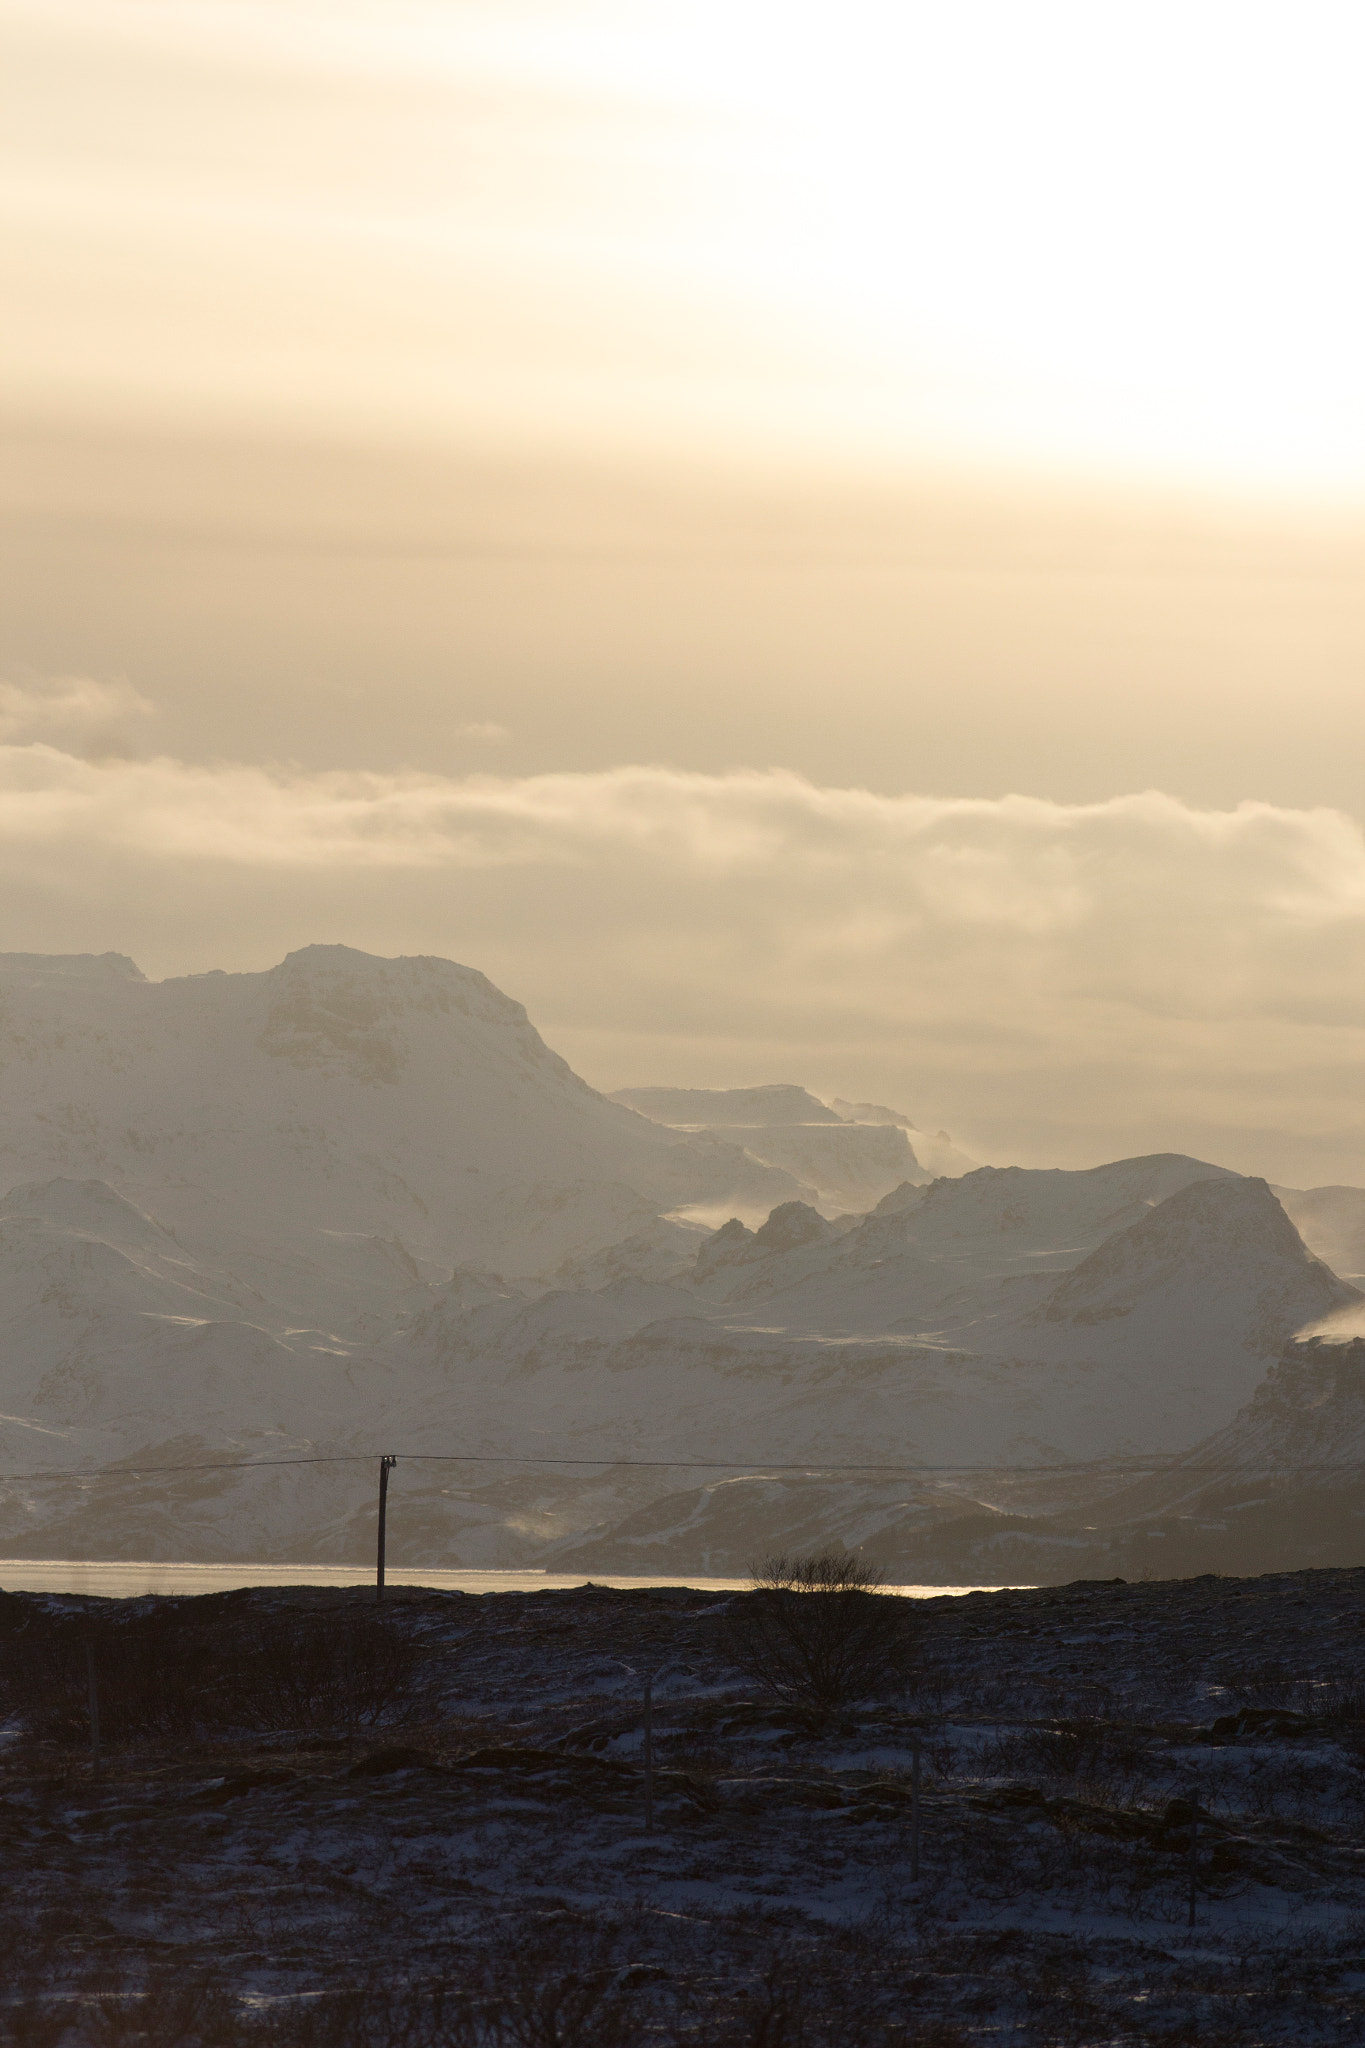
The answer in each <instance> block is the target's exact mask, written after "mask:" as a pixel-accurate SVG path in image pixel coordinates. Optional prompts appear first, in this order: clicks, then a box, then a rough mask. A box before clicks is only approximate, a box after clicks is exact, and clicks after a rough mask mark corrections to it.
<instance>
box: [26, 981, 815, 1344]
mask: <svg viewBox="0 0 1365 2048" xmlns="http://www.w3.org/2000/svg"><path fill="white" fill-rule="evenodd" d="M0 1084H2V1089H3V1093H2V1094H0V1185H3V1184H6V1183H8V1184H13V1183H15V1182H28V1181H40V1180H47V1179H51V1178H53V1177H55V1176H58V1175H63V1176H68V1177H73V1178H78V1179H87V1178H99V1179H101V1180H104V1181H106V1182H108V1183H109V1184H110V1185H111V1186H112V1187H114V1188H115V1189H117V1190H118V1191H119V1192H120V1193H122V1194H126V1195H127V1196H128V1197H129V1198H130V1199H131V1200H133V1201H134V1202H136V1203H138V1204H139V1205H140V1206H143V1207H145V1208H147V1209H150V1210H152V1211H153V1212H154V1213H158V1214H164V1215H168V1216H173V1218H174V1221H175V1226H176V1229H177V1230H178V1231H179V1232H180V1233H181V1235H182V1237H184V1238H185V1239H186V1241H193V1242H194V1243H195V1244H196V1245H198V1246H200V1247H202V1248H208V1249H209V1250H211V1251H212V1252H213V1253H215V1254H221V1255H222V1258H223V1260H224V1262H225V1263H228V1264H230V1265H231V1267H232V1269H233V1270H234V1271H235V1272H237V1273H238V1274H239V1275H241V1276H242V1277H243V1278H244V1279H245V1280H246V1281H248V1282H249V1283H250V1284H251V1285H254V1286H256V1287H257V1288H258V1290H259V1291H260V1293H261V1294H262V1295H263V1296H266V1297H268V1298H269V1299H271V1300H274V1301H281V1302H285V1303H287V1304H288V1305H290V1306H292V1307H294V1308H295V1309H301V1310H302V1311H303V1312H304V1313H306V1314H309V1315H310V1316H311V1315H316V1314H317V1313H318V1312H319V1293H321V1294H322V1295H324V1296H326V1295H328V1294H329V1291H330V1294H331V1296H332V1297H334V1298H335V1299H336V1300H338V1301H340V1300H343V1299H344V1297H345V1293H346V1289H347V1285H348V1282H349V1279H350V1276H351V1273H352V1256H351V1247H352V1242H353V1240H354V1239H355V1238H357V1237H360V1238H371V1237H380V1238H387V1239H394V1238H397V1239H398V1240H400V1241H401V1244H402V1246H403V1247H405V1248H406V1251H407V1253H408V1254H409V1255H410V1256H411V1257H412V1258H413V1259H414V1260H416V1261H417V1262H418V1263H419V1265H421V1266H422V1267H423V1270H424V1271H425V1272H426V1274H427V1276H428V1277H434V1276H435V1274H436V1273H438V1272H439V1271H440V1270H441V1268H442V1267H444V1268H445V1270H447V1271H448V1270H449V1267H450V1265H451V1264H452V1263H455V1262H458V1261H472V1262H476V1263H491V1264H499V1265H503V1266H505V1267H507V1268H508V1269H510V1270H513V1271H535V1270H544V1269H546V1268H549V1267H553V1266H554V1265H556V1264H558V1263H559V1261H560V1260H562V1259H563V1258H564V1257H565V1256H567V1255H568V1254H570V1253H572V1252H576V1251H577V1252H581V1251H584V1250H586V1249H590V1248H597V1247H600V1246H602V1245H605V1244H609V1243H611V1242H613V1241H614V1240H615V1239H617V1238H619V1237H621V1236H622V1235H625V1234H626V1233H627V1232H628V1231H629V1230H630V1229H631V1228H635V1227H640V1226H641V1225H643V1224H644V1223H646V1222H648V1221H649V1220H650V1219H651V1218H652V1217H653V1216H654V1215H656V1214H657V1213H658V1212H659V1210H660V1209H668V1208H672V1207H674V1206H678V1205H686V1204H694V1203H695V1204H706V1203H717V1202H721V1201H723V1200H726V1199H728V1198H730V1197H731V1196H732V1195H734V1196H738V1197H739V1198H741V1199H744V1200H748V1201H760V1202H766V1203H767V1204H768V1205H769V1206H770V1205H771V1203H772V1201H774V1200H780V1199H782V1198H783V1197H784V1196H787V1195H791V1194H799V1193H800V1192H801V1191H802V1190H801V1187H800V1185H799V1184H798V1183H796V1182H795V1181H793V1180H792V1179H791V1178H790V1177H789V1176H787V1175H785V1174H782V1173H780V1172H775V1171H773V1170H771V1169H767V1168H762V1167H758V1166H755V1165H754V1164H753V1163H752V1162H750V1161H749V1160H747V1159H746V1157H745V1156H744V1154H743V1153H742V1152H741V1151H740V1150H739V1149H738V1148H737V1147H735V1146H732V1145H725V1144H718V1143H716V1142H714V1141H711V1142H706V1141H702V1140H697V1139H693V1138H689V1137H685V1136H682V1135H680V1134H677V1133H673V1132H670V1131H666V1130H664V1129H663V1128H662V1127H660V1126H659V1125H657V1124H653V1123H651V1122H649V1121H648V1120H647V1119H645V1118H643V1117H639V1116H636V1115H634V1114H633V1113H632V1112H630V1111H629V1110H627V1109H624V1108H622V1107H621V1106H620V1105H618V1104H615V1103H611V1102H608V1101H607V1100H606V1099H605V1098H604V1097H603V1096H600V1095H598V1094H597V1093H596V1092H595V1091H594V1090H593V1089H591V1088H589V1087H588V1086H587V1084H586V1083H585V1082H583V1081H580V1080H579V1079H578V1077H577V1076H576V1075H575V1074H574V1073H573V1072H572V1071H571V1070H570V1068H569V1067H568V1066H567V1065H566V1064H565V1062H564V1061H563V1060H562V1059H560V1058H559V1057H558V1055H557V1054H555V1053H553V1052H551V1051H550V1050H549V1048H548V1047H547V1046H546V1045H545V1044H544V1042H543V1041H542V1039H541V1038H540V1036H539V1034H538V1033H537V1032H536V1031H535V1030H534V1029H533V1027H532V1026H531V1024H530V1022H529V1021H528V1019H527V1017H526V1013H525V1011H524V1010H523V1009H522V1007H521V1005H520V1004H519V1003H515V1002H512V1001H511V1000H510V999H509V998H508V997H506V996H504V995H502V994H501V993H500V992H499V991H498V990H497V989H495V988H494V987H493V985H492V983H491V982H489V981H487V980H486V979H485V977H484V976H483V975H481V974H478V973H476V972H475V971H474V970H473V969H471V968H466V967H458V966H456V965H454V964H453V963H452V962H450V961H446V960H437V959H431V958H416V959H405V960H379V959H375V958H373V957H372V956H370V955H368V954H363V953H357V952H354V951H352V950H351V949H349V948H347V947H340V946H310V947H306V948H304V949H303V950H302V951H301V952H298V953H293V954H291V955H290V956H289V958H288V959H287V960H285V961H284V962H283V963H282V964H281V965H280V966H278V967H275V968H271V969H270V970H269V971H268V972H266V973H262V974H234V975H227V974H216V973H215V974H203V975H194V976H190V977H186V978H183V979H180V980H172V981H165V982H159V983H153V982H147V981H144V980H143V979H142V978H141V976H140V975H139V974H138V973H137V970H136V969H135V968H134V967H133V966H132V964H131V963H130V962H121V961H118V960H117V959H116V958H115V957H114V956H108V957H106V958H103V959H100V960H97V961H93V962H86V961H62V962H59V963H57V965H56V966H55V967H54V966H51V965H49V964H48V963H45V962H43V961H41V960H38V961H35V960H34V959H33V957H32V956H27V955H24V956H13V955H11V956H0ZM298 1261H302V1265H301V1266H300V1268H299V1270H298V1271H297V1272H295V1271H293V1270H291V1262H298ZM424 1262H425V1263H424ZM319 1281H320V1282H321V1287H320V1288H319V1285H318V1284H317V1283H318V1282H319ZM361 1294H362V1300H361V1301H360V1302H359V1303H358V1304H357V1305H359V1306H368V1305H369V1300H368V1295H367V1292H366V1290H363V1289H362V1290H361ZM339 1312H340V1310H339V1308H337V1307H335V1306H334V1308H333V1316H335V1314H336V1313H339Z"/></svg>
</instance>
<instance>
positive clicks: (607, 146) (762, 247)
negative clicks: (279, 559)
mask: <svg viewBox="0 0 1365 2048" xmlns="http://www.w3.org/2000/svg"><path fill="white" fill-rule="evenodd" d="M4 14H5V16H7V18H8V22H9V30H10V40H11V44H12V48H11V54H10V59H9V70H10V77H11V94H12V103H11V106H10V109H9V112H8V113H7V115H6V121H5V127H6V134H7V136H8V142H7V145H6V150H7V159H8V164H7V180H6V207H7V211H8V217H9V229H10V232H9V237H8V239H9V245H10V249H11V263H12V265H13V266H14V268H13V270H12V274H11V275H12V283H13V284H14V285H15V286H17V290H18V293H19V295H20V302H21V303H22V304H23V305H24V306H25V307H26V309H27V312H26V317H25V318H24V319H22V320H20V321H17V322H12V323H7V333H8V339H7V341H6V343H5V349H6V353H7V356H8V378H9V384H10V389H11V391H12V392H14V393H18V394H22V395H23V396H25V397H26V398H28V399H30V400H35V399H41V400H43V401H45V402H47V403H49V404H50V403H54V402H55V403H60V404H68V403H73V402H77V401H79V402H81V403H83V404H85V405H88V406H96V407H102V406H104V405H107V404H110V403H122V404H124V405H130V404H131V405H136V406H137V407H139V408H146V407H154V408H171V409H176V408H179V409H181V410H183V409H185V408H189V409H191V410H192V411H194V412H196V413H199V412H202V411H203V409H205V408H208V409H209V410H211V411H215V412H217V413H219V414H221V415H222V416H223V417H225V418H238V419H240V418H242V417H243V416H260V417H267V418H275V419H278V418H280V417H281V416H287V417H288V418H290V419H291V420H293V421H294V422H295V423H297V422H298V421H299V419H300V418H301V417H307V418H309V419H311V420H312V421H314V422H315V423H317V424H319V425H325V426H327V427H330V428H332V429H335V428H336V427H337V426H339V425H341V424H346V425H348V426H349V427H350V428H351V429H353V430H354V429H356V428H362V429H370V430H373V429H381V430H387V431H398V432H400V433H402V434H404V435H415V434H420V435H421V436H423V437H424V438H429V437H430V436H431V435H432V434H447V435H454V436H458V437H463V438H467V437H468V436H469V435H471V434H474V435H478V436H481V437H485V438H488V439H491V440H493V441H495V442H499V441H503V440H506V439H509V438H510V439H513V440H520V441H522V442H523V443H534V444H535V445H537V446H540V447H543V446H544V444H545V439H546V437H547V436H552V437H555V438H557V439H559V440H561V441H564V442H568V443H571V444H572V443H577V444H579V445H582V444H584V443H590V444H591V445H593V446H596V447H599V448H600V447H602V446H603V445H606V444H612V445H616V446H620V447H626V448H636V449H638V448H660V447H666V448H672V449H675V450H676V449H679V448H682V449H687V450H689V451H691V452H693V453H702V454H707V453H710V452H712V451H714V450H716V449H723V450H725V451H727V452H730V453H738V452H744V453H753V454H762V455H763V456H765V457H767V458H770V459H779V460H782V461H791V460H796V461H808V460H809V459H811V458H812V457H815V458H818V459H820V460H823V461H831V460H832V461H835V462H838V463H852V464H855V465H858V466H865V465H866V464H868V463H869V462H871V463H875V464H878V465H889V466H891V467H893V468H894V467H895V466H896V465H897V464H898V463H903V462H905V461H906V460H912V459H913V460H919V461H923V460H924V459H926V458H930V459H932V460H934V461H936V462H940V463H947V464H949V465H954V464H966V465H969V466H971V467H972V468H976V469H980V468H981V467H983V466H985V467H987V468H989V467H993V466H996V465H1000V464H1004V465H1007V466H1009V467H1012V468H1018V467H1022V468H1025V469H1037V468H1039V467H1041V468H1044V469H1048V468H1052V469H1061V470H1063V471H1069V472H1076V471H1079V472H1081V473H1084V474H1090V475H1094V474H1097V473H1098V474H1114V473H1137V474H1140V475H1144V476H1147V477H1153V476H1156V477H1165V478H1171V477H1176V478H1193V479H1197V480H1199V481H1201V482H1204V483H1210V482H1212V483H1215V484H1218V483H1233V484H1238V485H1243V486H1244V485H1247V484H1252V485H1255V486H1259V487H1269V488H1271V489H1278V490H1288V491H1291V492H1294V493H1303V492H1305V491H1307V492H1309V493H1328V494H1330V495H1332V496H1333V497H1339V496H1341V495H1342V494H1346V495H1347V496H1354V495H1356V494H1357V493H1358V492H1359V491H1360V489H1361V487H1362V485H1363V484H1365V407H1363V406H1362V400H1361V380H1360V374H1359V364H1360V363H1361V361H1362V360H1365V302H1363V298H1362V292H1363V287H1362V278H1361V267H1360V264H1359V262H1358V260H1357V257H1356V250H1357V243H1358V206H1359V194H1360V192H1361V190H1362V188H1363V187H1365V124H1362V123H1361V122H1360V120H1359V118H1358V106H1357V103H1356V102H1357V92H1358V82H1359V78H1360V76H1361V59H1362V56H1365V24H1363V23H1362V17H1361V15H1360V13H1359V10H1358V9H1357V8H1354V7H1348V6H1333V5H1316V6H1315V5H1312V4H1307V5H1302V6H1296V7H1293V8H1290V7H1288V6H1282V5H1277V6H1256V5H1226V4H1205V5H1199V4H1186V5H1170V4H1162V0H1156V4H1148V5H1144V6H1143V7H1141V8H1137V7H1116V6H1104V5H1095V4H1094V0H1061V4H1059V0H1035V4H1030V5H1019V4H1018V0H1003V4H1001V0H994V4H982V0H962V4H959V5H955V6H951V7H944V6H941V5H928V4H919V5H916V4H905V0H899V4H889V0H888V4H876V0H863V4H858V0H851V4H848V5H844V6H841V7H839V8H837V9H836V8H834V7H831V6H829V5H820V6H813V5H804V6H803V5H800V4H785V0H784V4H776V0H773V4H770V0H749V4H745V0H731V4H711V0H677V4H660V0H629V4H615V5H603V4H597V5H595V4H591V0H555V4H541V5H535V4H527V0H485V4H479V0H474V4H461V0H431V4H425V5H422V4H416V5H415V4H411V0H406V4H405V0H383V4H381V0H337V4H325V0H312V4H310V0H221V4H199V0H173V4H172V0H166V4H154V0H141V4H139V0H29V4H25V0H8V4H7V6H6V7H5V9H4ZM11 302H12V303H13V299H12V301H11Z"/></svg>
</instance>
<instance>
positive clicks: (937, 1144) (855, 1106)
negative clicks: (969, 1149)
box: [830, 1095, 981, 1180]
mask: <svg viewBox="0 0 1365 2048" xmlns="http://www.w3.org/2000/svg"><path fill="white" fill-rule="evenodd" d="M830 1108H831V1109H832V1110H833V1111H834V1113H835V1115H836V1116H841V1117H842V1118H843V1119H844V1122H845V1123H850V1124H899V1125H900V1127H901V1129H902V1130H903V1131H905V1132H906V1133H907V1134H908V1135H909V1139H910V1143H911V1145H912V1146H913V1147H914V1152H915V1157H916V1159H918V1161H919V1163H920V1165H921V1166H922V1167H924V1168H925V1170H926V1172H928V1173H930V1174H931V1175H932V1176H933V1177H934V1179H935V1180H943V1179H948V1180H956V1178H957V1177H958V1175H959V1174H963V1173H975V1171H976V1169H977V1167H978V1166H980V1164H981V1161H980V1160H979V1159H973V1158H972V1157H971V1156H970V1154H969V1153H966V1152H964V1151H962V1149H961V1148H960V1146H957V1145H955V1144H954V1143H953V1141H952V1138H951V1137H950V1136H949V1134H948V1132H947V1131H922V1130H920V1129H919V1127H918V1125H917V1124H916V1123H915V1120H914V1118H913V1117H908V1116H906V1114H905V1112H904V1111H903V1110H900V1109H888V1108H887V1106H886V1104H885V1103H883V1102H845V1101H844V1099H843V1097H842V1096H839V1095H836V1096H835V1098H834V1100H833V1101H832V1102H831V1103H830Z"/></svg>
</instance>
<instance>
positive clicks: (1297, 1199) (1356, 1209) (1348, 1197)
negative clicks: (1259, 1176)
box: [1274, 1188, 1365, 1287]
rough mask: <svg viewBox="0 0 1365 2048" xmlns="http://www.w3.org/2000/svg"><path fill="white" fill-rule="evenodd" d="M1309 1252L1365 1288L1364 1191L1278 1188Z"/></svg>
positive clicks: (1281, 1198) (1343, 1277) (1351, 1189)
mask: <svg viewBox="0 0 1365 2048" xmlns="http://www.w3.org/2000/svg"><path fill="white" fill-rule="evenodd" d="M1274 1193H1275V1195H1276V1197H1277V1198H1278V1200H1279V1202H1280V1205H1281V1207H1282V1208H1283V1210H1284V1212H1285V1214H1286V1216H1288V1218H1289V1220H1290V1222H1291V1223H1292V1224H1293V1225H1294V1228H1295V1229H1296V1230H1297V1231H1298V1233H1299V1235H1300V1237H1301V1238H1302V1239H1303V1241H1304V1243H1305V1244H1306V1245H1307V1246H1308V1248H1309V1250H1310V1251H1312V1252H1315V1253H1316V1254H1317V1256H1318V1257H1319V1258H1320V1259H1321V1260H1322V1261H1323V1262H1324V1264H1326V1265H1328V1266H1330V1267H1331V1268H1332V1271H1333V1272H1334V1273H1339V1274H1340V1275H1341V1277H1342V1279H1343V1280H1350V1281H1351V1282H1352V1283H1353V1284H1354V1285H1355V1286H1358V1287H1359V1286H1365V1188H1276V1189H1275V1190H1274Z"/></svg>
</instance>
